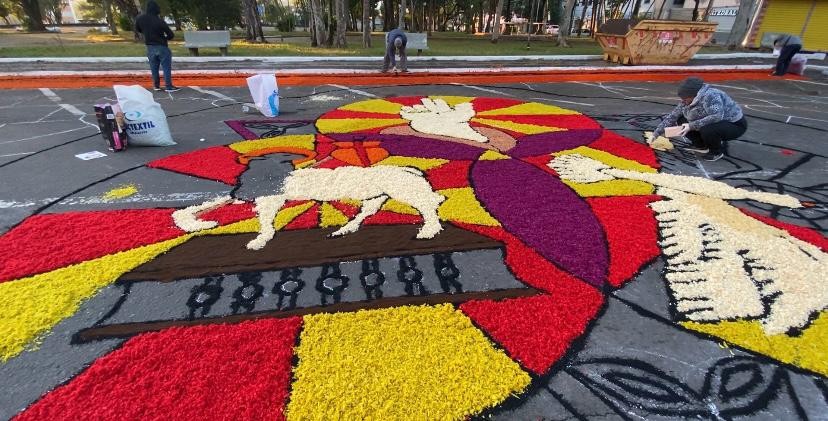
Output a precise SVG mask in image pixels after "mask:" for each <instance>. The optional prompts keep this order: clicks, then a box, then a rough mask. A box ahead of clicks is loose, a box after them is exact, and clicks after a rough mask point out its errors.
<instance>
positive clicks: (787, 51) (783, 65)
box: [774, 44, 802, 76]
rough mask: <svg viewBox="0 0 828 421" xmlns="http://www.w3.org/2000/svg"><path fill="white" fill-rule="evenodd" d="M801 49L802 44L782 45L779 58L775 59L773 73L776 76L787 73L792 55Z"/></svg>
mask: <svg viewBox="0 0 828 421" xmlns="http://www.w3.org/2000/svg"><path fill="white" fill-rule="evenodd" d="M801 49H802V46H801V45H798V44H794V45H786V46H784V47H782V51H780V52H779V58H778V59H777V60H776V71H775V72H774V74H775V75H777V76H785V75H786V74H788V66H790V65H791V60H793V56H795V55H796V53H798V52H799V50H801Z"/></svg>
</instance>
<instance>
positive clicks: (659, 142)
mask: <svg viewBox="0 0 828 421" xmlns="http://www.w3.org/2000/svg"><path fill="white" fill-rule="evenodd" d="M644 139H647V145H648V146H650V147H651V148H653V149H655V150H657V151H669V150H672V149H674V148H675V147H674V146H673V142H670V139H668V138H666V137H664V136H659V137H656V138H655V139H653V132H644Z"/></svg>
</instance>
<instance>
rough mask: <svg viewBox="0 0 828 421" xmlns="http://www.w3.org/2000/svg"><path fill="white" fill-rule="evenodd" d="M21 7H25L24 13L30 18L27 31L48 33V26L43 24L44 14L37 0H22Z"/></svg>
mask: <svg viewBox="0 0 828 421" xmlns="http://www.w3.org/2000/svg"><path fill="white" fill-rule="evenodd" d="M20 5H21V6H22V7H23V13H25V14H26V17H27V18H29V21H28V22H27V25H26V29H28V30H29V31H40V32H43V31H46V25H45V24H43V13H41V11H40V5H39V4H38V2H37V0H21V1H20Z"/></svg>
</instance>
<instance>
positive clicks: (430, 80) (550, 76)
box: [0, 67, 803, 105]
mask: <svg viewBox="0 0 828 421" xmlns="http://www.w3.org/2000/svg"><path fill="white" fill-rule="evenodd" d="M768 70H770V67H768V69H767V70H756V71H736V70H734V71H725V70H715V71H710V70H703V69H699V70H697V71H692V72H689V71H687V70H681V71H676V72H670V71H665V70H659V71H658V72H652V71H650V72H643V71H642V72H634V71H629V72H618V71H617V70H608V71H605V72H600V71H595V70H590V71H589V72H586V71H583V70H581V71H579V70H577V69H573V70H572V71H565V72H546V73H541V72H538V73H530V72H516V73H507V72H499V73H497V74H475V73H448V74H441V73H426V74H421V73H418V74H407V75H400V76H390V75H377V76H375V75H373V74H367V75H366V74H355V75H291V74H281V75H278V78H279V85H281V86H316V85H325V84H330V83H335V84H340V83H342V81H343V80H346V79H347V82H348V85H350V86H369V85H399V84H406V85H408V84H413V85H430V84H435V83H451V82H456V81H457V80H458V78H460V79H462V80H463V82H464V83H466V84H480V83H521V82H527V83H528V82H675V81H680V80H683V79H684V78H686V77H688V76H694V75H696V76H697V75H700V74H703V75H704V79H705V80H706V81H708V82H722V81H728V80H771V79H773V80H778V78H773V77H771V76H769V75H768V73H767V72H768ZM248 76H250V75H247V74H224V75H216V74H202V75H198V74H196V75H187V74H182V75H176V79H175V80H176V84H178V85H180V86H190V85H196V86H209V87H213V86H247V77H248ZM140 78H141V76H135V75H122V76H121V75H113V76H100V75H90V76H79V75H72V76H24V75H15V76H3V77H0V89H36V88H43V87H50V88H108V87H111V86H112V85H122V84H130V85H131V84H135V83H136V79H140ZM785 78H786V79H803V78H801V77H797V76H793V75H788V76H785ZM146 79H147V81H146V82H143V83H142V85H143V86H144V87H147V88H149V87H150V86H151V85H150V83H151V82H150V81H149V76H146ZM417 103H419V99H418V100H417ZM407 105H408V104H407Z"/></svg>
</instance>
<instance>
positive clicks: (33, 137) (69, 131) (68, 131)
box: [0, 126, 98, 145]
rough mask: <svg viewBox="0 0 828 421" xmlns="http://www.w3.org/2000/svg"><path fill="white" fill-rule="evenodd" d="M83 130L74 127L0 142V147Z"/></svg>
mask: <svg viewBox="0 0 828 421" xmlns="http://www.w3.org/2000/svg"><path fill="white" fill-rule="evenodd" d="M85 128H86V127H76V128H74V129H69V130H61V131H59V132H54V133H46V134H41V135H37V136H32V137H24V138H23V139H15V140H6V141H3V142H0V145H5V144H7V143H17V142H25V141H27V140H34V139H40V138H44V137H47V136H54V135H58V134H64V133H71V132H76V131H78V130H83V129H85ZM97 128H98V126H95V129H97Z"/></svg>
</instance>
